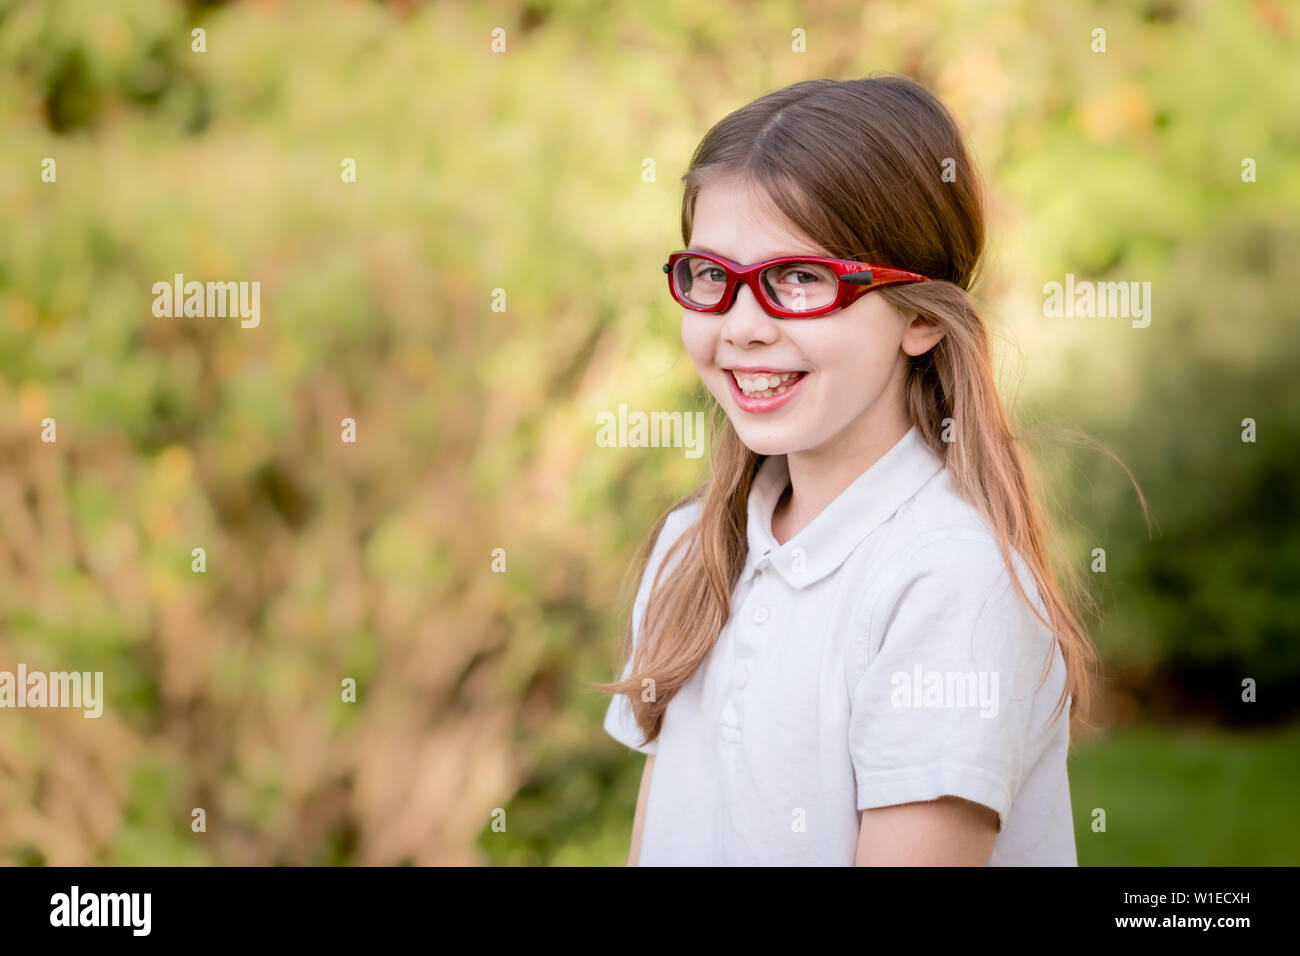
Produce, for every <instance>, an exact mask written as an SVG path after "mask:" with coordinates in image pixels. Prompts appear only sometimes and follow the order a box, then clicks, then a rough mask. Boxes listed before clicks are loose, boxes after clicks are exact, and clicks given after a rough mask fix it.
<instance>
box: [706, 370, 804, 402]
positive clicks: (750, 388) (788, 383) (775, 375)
mask: <svg viewBox="0 0 1300 956" xmlns="http://www.w3.org/2000/svg"><path fill="white" fill-rule="evenodd" d="M724 371H725V373H726V376H727V384H728V386H729V387H730V389H731V395H732V397H733V398H734V399H735V400H736V404H737V405H738V406H739V407H740V409H741V410H742V411H746V412H753V413H762V412H770V411H774V410H776V409H778V408H780V407H781V406H783V405H786V404H788V403H789V402H790V401H792V400H793V399H794V397H795V396H796V395H797V394H798V393H799V390H800V388H801V386H802V385H803V383H804V380H805V379H806V378H807V377H808V374H809V373H808V372H806V371H803V370H800V369H768V368H743V367H739V366H736V367H732V368H729V369H725V370H724Z"/></svg>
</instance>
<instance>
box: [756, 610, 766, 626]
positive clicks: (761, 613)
mask: <svg viewBox="0 0 1300 956" xmlns="http://www.w3.org/2000/svg"><path fill="white" fill-rule="evenodd" d="M766 620H767V608H765V607H760V608H759V609H758V610H757V611H755V612H754V623H755V624H762V623H763V622H764V621H766Z"/></svg>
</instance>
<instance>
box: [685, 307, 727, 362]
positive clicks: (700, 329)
mask: <svg viewBox="0 0 1300 956" xmlns="http://www.w3.org/2000/svg"><path fill="white" fill-rule="evenodd" d="M682 345H684V346H685V347H686V352H687V354H688V355H690V357H691V361H692V362H694V363H695V366H696V368H698V369H700V370H701V371H704V370H706V369H708V368H711V367H712V365H713V356H714V353H715V351H716V349H717V345H718V334H717V331H716V325H714V324H712V323H710V322H709V321H708V320H706V319H702V318H701V317H700V316H699V315H698V314H697V313H694V312H687V313H686V314H685V315H683V316H682Z"/></svg>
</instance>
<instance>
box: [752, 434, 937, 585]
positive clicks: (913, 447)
mask: <svg viewBox="0 0 1300 956" xmlns="http://www.w3.org/2000/svg"><path fill="white" fill-rule="evenodd" d="M942 468H943V460H942V459H941V458H939V456H938V455H936V454H935V453H934V451H933V450H931V448H930V446H929V445H927V444H926V442H925V439H924V438H922V437H921V432H920V430H919V429H918V428H917V427H916V426H915V425H913V426H912V427H911V428H910V429H908V431H907V434H905V435H904V436H903V437H902V438H900V439H899V440H898V442H897V443H895V445H894V446H893V447H892V448H890V449H889V451H887V452H885V454H884V455H882V456H881V457H880V458H879V459H877V460H876V462H875V463H874V464H873V465H872V466H871V467H870V468H868V469H867V470H866V471H864V472H863V473H862V474H861V475H859V476H858V477H857V478H856V479H854V481H853V483H852V484H851V485H849V486H848V487H847V488H845V489H844V491H842V492H841V493H840V495H839V497H838V498H836V499H835V500H834V501H832V502H831V503H830V504H829V505H827V506H826V508H825V509H824V510H823V511H822V512H821V514H819V515H817V517H815V518H813V520H812V521H811V522H809V524H808V526H807V527H805V528H804V529H803V530H802V531H800V532H799V533H798V534H796V535H795V536H794V537H793V538H791V539H790V540H789V541H787V542H786V543H785V544H777V542H776V538H775V537H773V535H772V511H773V510H774V509H775V508H776V503H777V501H778V499H780V497H781V495H782V494H784V493H785V489H786V487H787V486H788V485H789V484H790V469H789V465H788V463H787V460H786V456H785V455H770V456H768V457H767V458H765V459H764V460H763V463H762V464H761V465H759V468H758V472H757V474H755V476H754V482H753V484H752V485H751V486H750V490H749V527H748V538H749V556H748V558H747V559H746V561H745V567H744V570H743V571H742V572H741V578H740V579H741V580H742V581H744V580H746V579H748V578H750V577H752V576H753V574H754V572H755V571H757V570H759V569H760V568H773V569H774V570H775V571H776V572H777V574H779V575H780V576H781V577H782V579H783V580H784V581H785V582H786V583H787V584H789V585H790V586H791V587H793V588H795V589H802V588H806V587H808V585H810V584H814V583H816V582H817V581H820V580H821V579H822V578H824V577H826V575H828V574H830V573H831V572H832V571H834V570H835V569H836V568H838V567H839V566H840V565H841V564H843V563H844V561H845V560H846V559H847V558H848V556H849V555H850V554H851V553H852V552H853V549H854V548H856V547H857V546H858V545H859V544H860V543H861V542H862V541H863V540H864V539H865V538H866V537H867V535H869V534H871V532H872V531H874V530H876V528H878V527H880V526H881V525H882V524H884V522H885V521H886V520H888V519H889V517H890V516H891V515H893V513H894V512H895V511H897V510H898V509H899V507H900V506H901V505H902V504H903V503H904V502H905V501H907V500H908V499H909V498H911V497H912V496H913V495H914V494H916V492H917V491H919V490H920V489H921V486H922V485H924V484H925V483H926V482H927V481H929V480H930V479H931V478H932V477H934V475H935V474H936V473H938V472H939V471H940V470H941V469H942Z"/></svg>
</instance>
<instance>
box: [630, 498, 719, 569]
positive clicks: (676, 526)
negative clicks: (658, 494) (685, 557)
mask: <svg viewBox="0 0 1300 956" xmlns="http://www.w3.org/2000/svg"><path fill="white" fill-rule="evenodd" d="M703 510H704V506H703V502H702V501H701V500H700V499H699V498H690V499H687V500H686V501H683V502H681V503H679V504H678V505H677V506H676V507H675V508H674V509H673V510H672V511H670V512H669V513H668V515H667V516H666V517H665V518H664V522H663V525H662V526H661V527H660V528H659V534H658V535H657V536H656V537H655V541H654V545H653V547H652V548H651V551H650V557H649V559H648V560H647V562H646V566H645V574H644V577H643V579H642V589H645V588H647V587H648V586H649V585H650V584H651V583H652V582H653V581H654V578H655V574H656V572H657V571H658V569H659V566H660V565H661V564H663V562H664V558H665V557H666V556H667V554H668V552H669V550H670V549H671V548H672V546H673V545H674V544H675V543H676V542H677V541H678V540H679V539H681V538H682V537H683V536H684V535H686V533H687V532H688V531H689V530H690V529H691V528H692V527H693V526H694V525H695V523H696V522H697V521H698V520H699V517H700V515H701V513H702V512H703ZM678 560H680V554H679V555H678Z"/></svg>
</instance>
